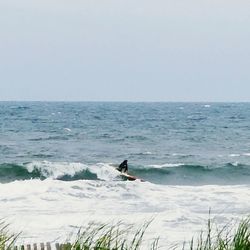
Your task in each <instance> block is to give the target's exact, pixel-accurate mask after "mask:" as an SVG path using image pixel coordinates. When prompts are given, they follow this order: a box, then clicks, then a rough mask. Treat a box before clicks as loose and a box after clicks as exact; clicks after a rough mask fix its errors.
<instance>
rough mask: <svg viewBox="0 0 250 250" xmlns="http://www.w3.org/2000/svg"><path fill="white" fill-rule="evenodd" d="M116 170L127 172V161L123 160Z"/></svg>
mask: <svg viewBox="0 0 250 250" xmlns="http://www.w3.org/2000/svg"><path fill="white" fill-rule="evenodd" d="M117 170H118V171H120V172H121V173H127V172H128V161H127V160H124V161H123V162H122V163H121V164H120V165H119V167H118V168H117Z"/></svg>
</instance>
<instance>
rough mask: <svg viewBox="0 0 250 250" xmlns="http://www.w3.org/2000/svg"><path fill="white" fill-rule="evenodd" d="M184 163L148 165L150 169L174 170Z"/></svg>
mask: <svg viewBox="0 0 250 250" xmlns="http://www.w3.org/2000/svg"><path fill="white" fill-rule="evenodd" d="M183 165H184V163H165V164H159V165H157V164H155V165H149V167H152V168H175V167H181V166H183Z"/></svg>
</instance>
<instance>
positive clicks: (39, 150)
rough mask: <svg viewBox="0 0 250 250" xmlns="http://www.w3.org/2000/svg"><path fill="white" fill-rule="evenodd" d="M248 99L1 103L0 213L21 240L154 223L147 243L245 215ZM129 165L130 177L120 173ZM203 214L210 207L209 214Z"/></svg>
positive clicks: (249, 183) (249, 178)
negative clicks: (102, 225)
mask: <svg viewBox="0 0 250 250" xmlns="http://www.w3.org/2000/svg"><path fill="white" fill-rule="evenodd" d="M249 108H250V104H248V103H243V104H241V103H238V104H235V103H220V104H218V103H209V104H203V103H63V102H62V103H45V102H28V103H19V102H0V117H1V120H0V129H1V130H0V213H1V218H2V219H4V220H5V221H6V222H7V223H9V224H10V229H11V231H13V232H16V233H18V232H21V235H20V237H19V239H18V241H19V243H33V242H34V243H38V242H48V241H49V242H52V243H53V242H64V241H66V240H72V239H73V238H74V236H75V235H76V233H77V231H78V230H79V228H80V227H85V226H87V225H88V223H91V222H93V221H94V222H99V223H101V222H105V223H111V224H112V223H116V222H118V221H123V222H124V223H125V224H131V223H132V224H135V225H137V226H138V227H140V226H141V225H142V224H143V223H144V222H145V221H151V220H152V222H151V224H150V226H149V228H148V229H147V231H146V234H145V242H144V246H145V249H146V246H147V244H148V243H149V242H152V240H153V239H154V238H157V237H160V241H159V245H160V247H161V248H160V249H169V248H170V247H172V246H176V245H177V246H179V248H178V249H181V247H182V244H183V242H184V241H186V242H189V241H190V240H191V239H192V237H193V236H196V235H198V233H199V232H200V230H201V229H204V228H205V227H206V223H207V219H208V218H209V216H210V218H212V219H213V220H214V221H216V223H217V225H218V226H224V225H225V224H227V223H236V222H237V221H239V220H240V219H241V218H245V217H246V216H248V215H249V213H250V207H249V204H250V174H249V170H250V157H249V156H250V154H249V152H250V132H249V131H250V130H249V124H250V123H249V122H250V121H249V120H250V118H249ZM124 159H128V164H129V172H130V173H131V174H133V175H136V176H138V177H140V178H142V179H144V180H145V182H140V181H139V180H137V181H133V182H131V181H127V180H125V179H123V178H122V177H121V175H120V173H119V172H118V171H117V170H116V167H117V166H118V164H119V163H120V162H121V161H123V160H124ZM209 210H210V211H211V212H210V213H211V214H210V215H209Z"/></svg>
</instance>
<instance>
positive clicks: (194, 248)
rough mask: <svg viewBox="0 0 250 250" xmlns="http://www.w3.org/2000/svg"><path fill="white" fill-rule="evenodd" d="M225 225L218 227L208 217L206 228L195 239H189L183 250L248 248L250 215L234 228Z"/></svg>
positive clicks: (249, 248) (249, 243) (249, 249)
mask: <svg viewBox="0 0 250 250" xmlns="http://www.w3.org/2000/svg"><path fill="white" fill-rule="evenodd" d="M234 228H235V227H233V226H232V225H226V226H224V227H223V228H222V229H218V228H217V226H216V225H215V224H214V223H213V221H212V220H211V219H208V223H207V230H206V231H205V232H203V231H202V232H201V233H200V234H199V236H198V238H197V239H196V240H194V238H193V239H192V240H191V242H190V244H189V245H188V246H185V244H184V245H183V248H182V249H183V250H250V217H248V218H246V219H243V220H242V221H241V222H240V223H239V224H238V226H237V227H236V229H234Z"/></svg>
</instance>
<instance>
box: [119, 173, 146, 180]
mask: <svg viewBox="0 0 250 250" xmlns="http://www.w3.org/2000/svg"><path fill="white" fill-rule="evenodd" d="M121 176H123V177H125V178H126V179H127V180H129V181H135V180H139V181H144V180H143V179H140V178H139V177H136V176H133V175H130V174H127V173H121Z"/></svg>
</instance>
